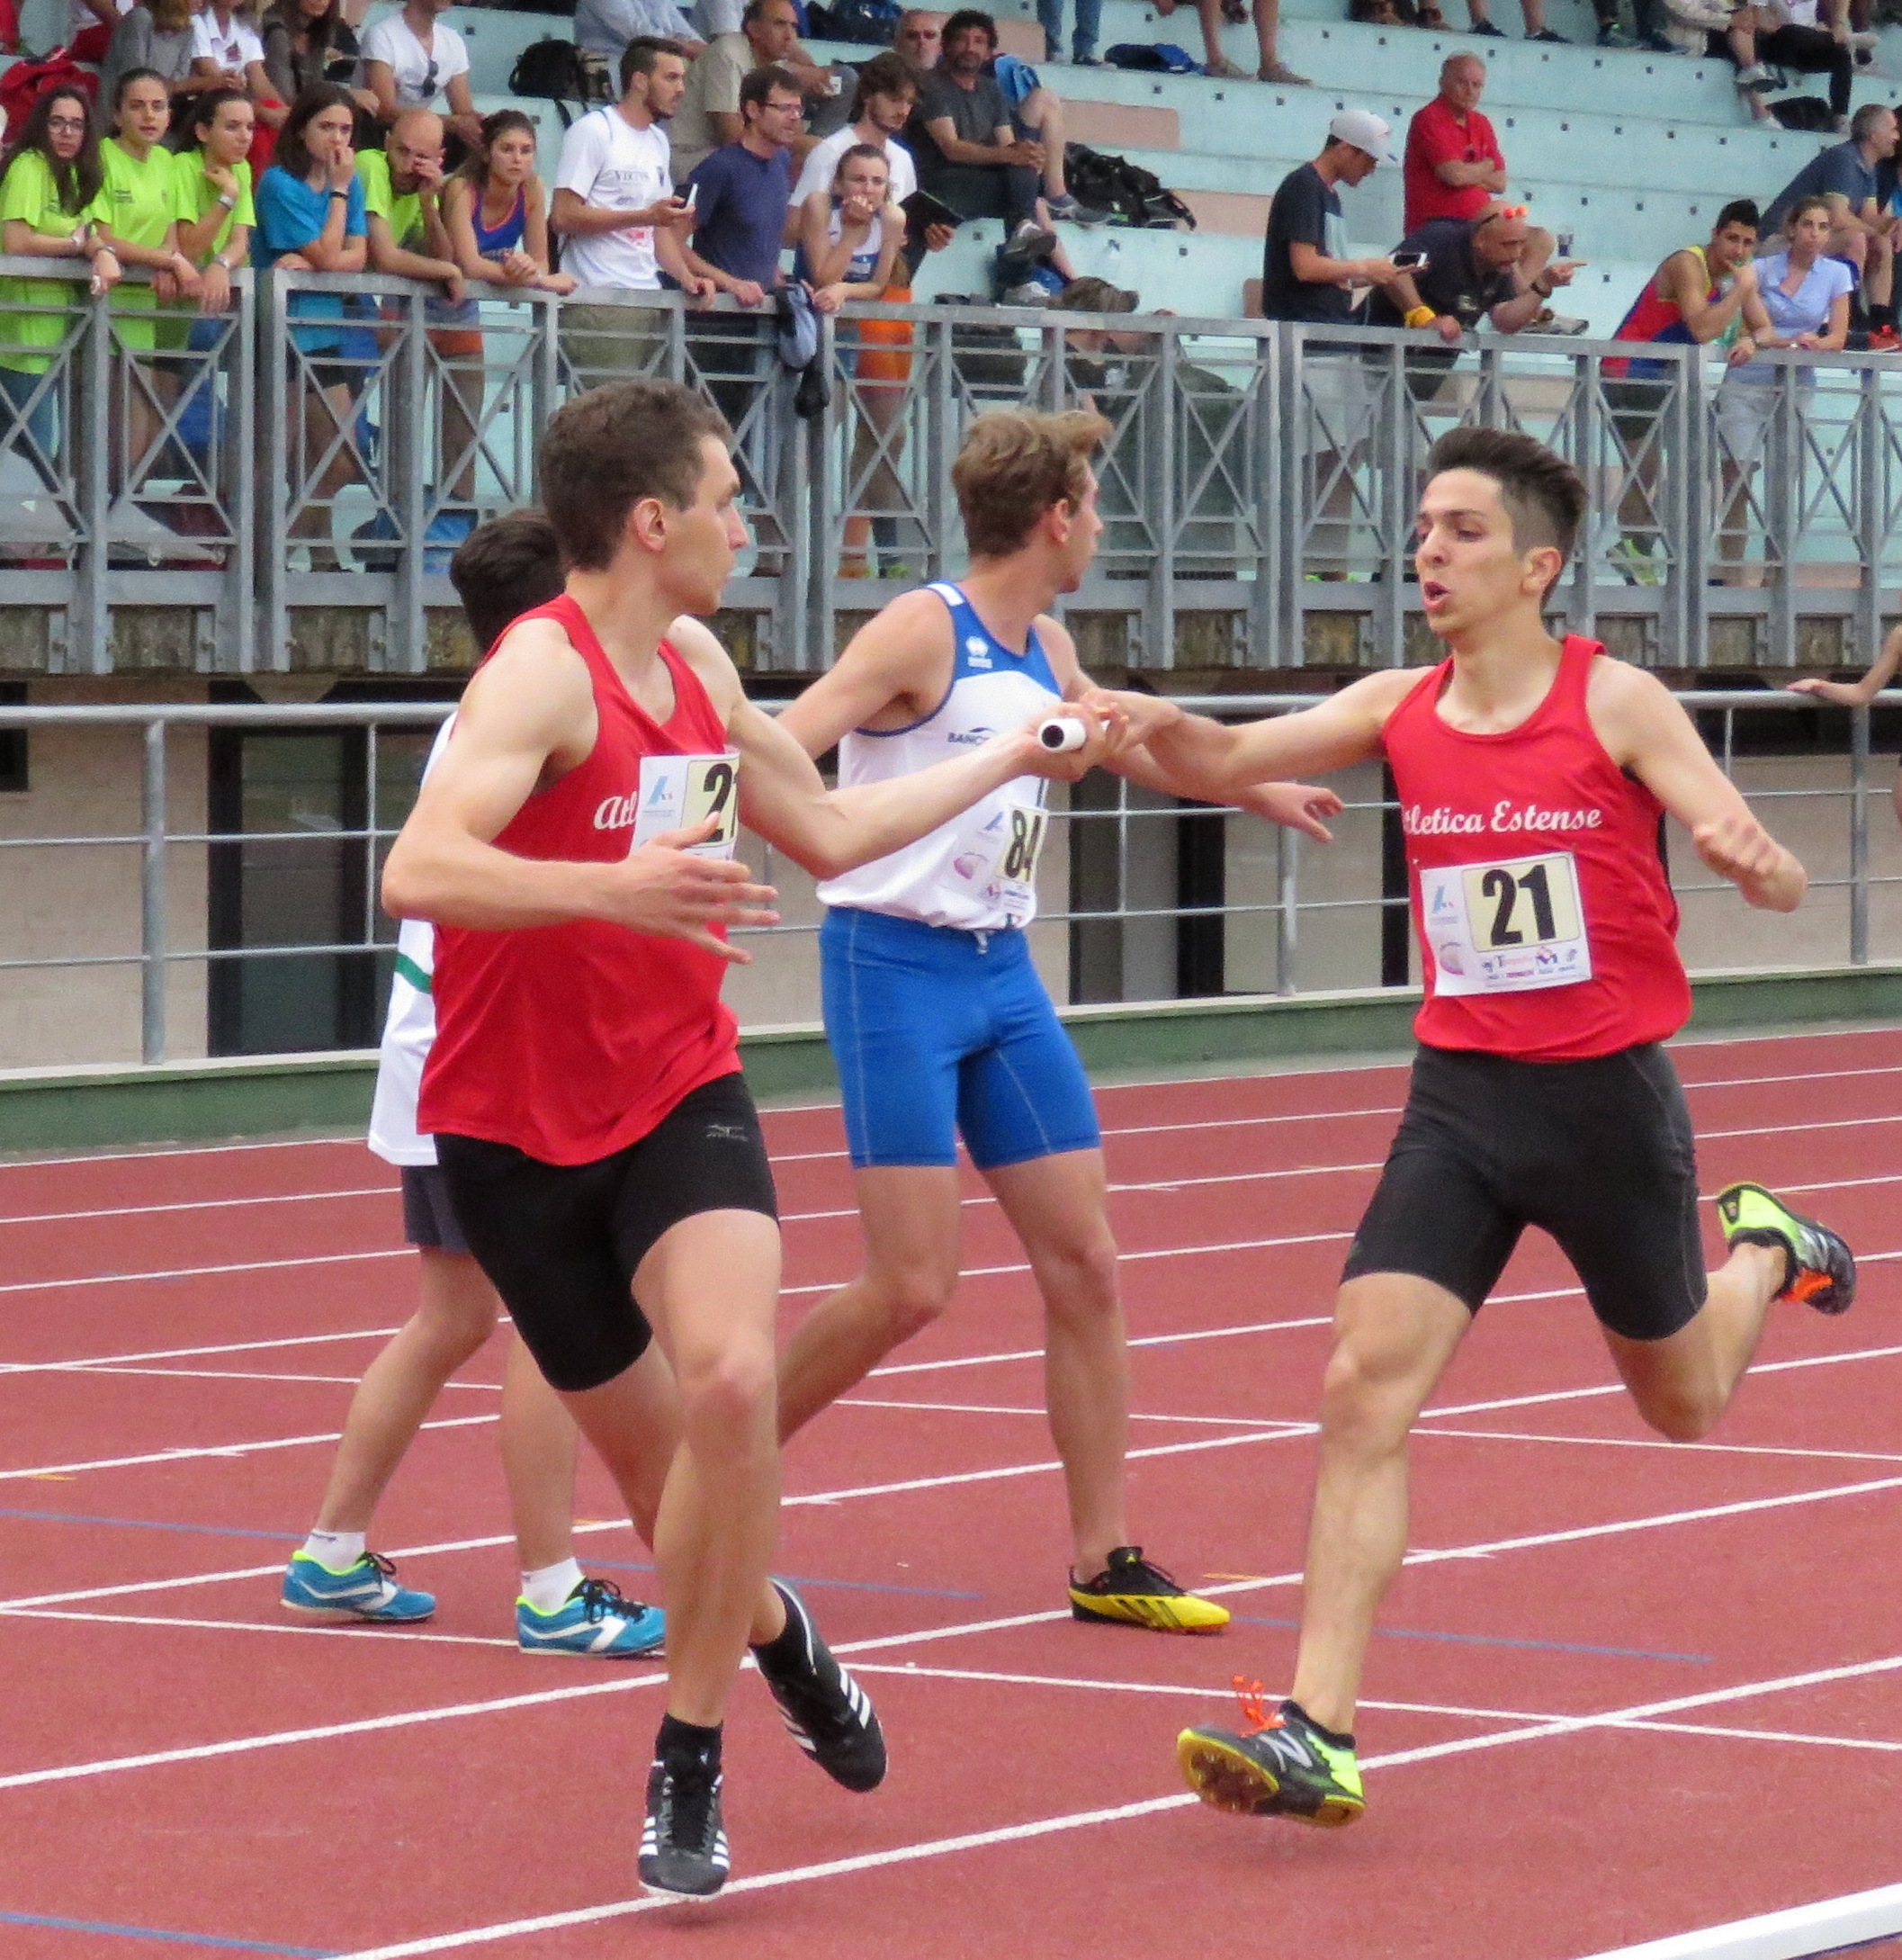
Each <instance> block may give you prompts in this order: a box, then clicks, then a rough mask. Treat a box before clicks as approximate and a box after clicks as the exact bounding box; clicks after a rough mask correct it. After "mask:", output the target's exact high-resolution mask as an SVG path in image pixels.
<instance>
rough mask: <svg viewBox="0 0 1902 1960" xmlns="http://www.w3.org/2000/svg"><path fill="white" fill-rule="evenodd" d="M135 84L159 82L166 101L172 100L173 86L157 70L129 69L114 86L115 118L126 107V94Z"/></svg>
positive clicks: (113, 108)
mask: <svg viewBox="0 0 1902 1960" xmlns="http://www.w3.org/2000/svg"><path fill="white" fill-rule="evenodd" d="M134 82H157V84H158V85H159V87H161V88H162V89H164V90H165V92H166V101H167V102H169V101H170V100H171V95H172V85H171V84H170V83H169V82H167V81H166V78H165V76H162V75H161V74H160V73H159V72H158V70H157V68H128V69H127V70H126V71H125V73H124V74H123V75H121V76H120V77H119V79H118V80H117V81H116V82H114V83H113V84H112V113H113V114H114V115H115V116H116V115H117V114H118V113H119V112H120V111H121V109H122V108H124V107H125V92H126V90H127V89H129V88H130V87H131V85H132V84H133V83H134Z"/></svg>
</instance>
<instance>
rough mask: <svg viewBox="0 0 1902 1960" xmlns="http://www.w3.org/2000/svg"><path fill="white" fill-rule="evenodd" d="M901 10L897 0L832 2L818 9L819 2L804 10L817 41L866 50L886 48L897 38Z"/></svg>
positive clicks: (834, 0) (833, 0) (814, 0)
mask: <svg viewBox="0 0 1902 1960" xmlns="http://www.w3.org/2000/svg"><path fill="white" fill-rule="evenodd" d="M902 13H903V9H902V8H901V7H900V5H899V4H898V0H832V4H831V5H830V6H821V5H820V4H818V0H813V4H812V5H811V6H809V7H808V8H807V9H806V19H807V20H808V21H809V22H811V24H812V35H813V38H814V39H815V40H849V41H857V42H859V43H862V44H863V45H865V46H866V47H873V48H889V47H890V46H891V45H892V43H893V41H894V40H897V39H898V23H899V20H900V18H901V17H902Z"/></svg>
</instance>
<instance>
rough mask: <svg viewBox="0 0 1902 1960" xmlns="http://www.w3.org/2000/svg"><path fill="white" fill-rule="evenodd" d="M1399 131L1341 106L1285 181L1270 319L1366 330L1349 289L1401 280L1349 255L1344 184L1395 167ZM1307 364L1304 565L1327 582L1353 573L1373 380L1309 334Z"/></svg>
mask: <svg viewBox="0 0 1902 1960" xmlns="http://www.w3.org/2000/svg"><path fill="white" fill-rule="evenodd" d="M1393 135H1394V132H1393V130H1391V129H1390V128H1388V126H1387V125H1386V122H1384V121H1382V120H1381V119H1380V118H1379V117H1378V116H1377V115H1375V114H1373V113H1372V112H1370V111H1368V110H1366V109H1343V110H1342V111H1341V112H1340V114H1339V115H1337V116H1336V117H1335V118H1334V120H1333V121H1332V122H1330V123H1329V124H1328V126H1327V143H1326V145H1325V147H1324V148H1323V149H1322V152H1321V154H1320V155H1319V156H1318V157H1315V158H1314V161H1313V162H1312V163H1305V164H1303V165H1302V166H1300V167H1299V168H1298V169H1296V170H1290V171H1289V172H1288V174H1287V175H1286V176H1285V177H1283V178H1282V180H1281V184H1280V188H1279V189H1278V190H1277V191H1276V193H1275V199H1274V202H1273V204H1272V205H1271V206H1270V207H1269V214H1268V238H1267V241H1266V249H1265V251H1264V253H1263V257H1262V265H1261V311H1262V314H1263V316H1264V318H1266V319H1292V320H1303V321H1310V322H1318V323H1323V324H1328V323H1332V324H1338V325H1341V326H1365V325H1366V324H1367V321H1366V316H1365V313H1364V311H1363V310H1361V308H1360V307H1359V305H1357V303H1356V301H1355V298H1354V295H1353V293H1352V292H1350V288H1351V287H1354V286H1373V287H1378V288H1382V289H1385V288H1386V287H1388V286H1391V285H1392V284H1393V283H1394V282H1395V280H1396V279H1397V278H1399V277H1400V272H1399V268H1398V267H1397V266H1395V264H1394V262H1393V260H1392V259H1391V258H1350V257H1349V256H1347V220H1346V219H1345V217H1343V216H1342V214H1341V192H1340V189H1339V186H1340V185H1341V184H1360V183H1363V182H1364V181H1365V180H1366V179H1367V178H1368V177H1369V176H1371V175H1373V173H1374V171H1375V170H1376V169H1377V167H1378V166H1380V165H1381V164H1384V163H1388V164H1397V163H1398V162H1399V161H1400V159H1399V158H1398V157H1395V155H1394V152H1393V147H1392V144H1393ZM1300 386H1301V398H1302V402H1303V407H1304V409H1305V413H1304V415H1303V417H1302V423H1303V447H1304V449H1305V452H1306V454H1308V455H1309V456H1311V457H1312V458H1313V459H1314V463H1313V467H1314V475H1315V484H1314V505H1313V508H1314V510H1315V515H1316V519H1317V521H1316V522H1315V523H1314V526H1313V529H1312V531H1311V533H1310V536H1309V546H1310V556H1309V562H1308V568H1307V569H1309V570H1310V571H1314V572H1316V573H1317V574H1318V575H1319V576H1320V577H1322V578H1333V579H1341V578H1345V577H1346V576H1347V567H1346V552H1347V543H1348V538H1347V521H1346V520H1347V517H1348V510H1349V476H1350V459H1351V456H1352V454H1353V451H1354V449H1355V448H1356V446H1357V445H1359V443H1360V442H1361V441H1362V440H1364V439H1365V436H1366V431H1367V427H1368V391H1367V382H1366V378H1365V376H1364V374H1363V373H1362V372H1361V367H1360V361H1359V353H1358V350H1356V349H1354V348H1352V347H1346V346H1332V347H1330V346H1329V345H1328V344H1327V343H1326V342H1324V341H1320V342H1317V341H1313V340H1310V341H1309V342H1308V343H1307V346H1306V347H1305V359H1304V361H1303V363H1302V373H1301V383H1300Z"/></svg>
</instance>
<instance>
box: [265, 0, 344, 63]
mask: <svg viewBox="0 0 1902 1960" xmlns="http://www.w3.org/2000/svg"><path fill="white" fill-rule="evenodd" d="M257 24H258V27H259V29H260V30H261V31H268V30H269V29H271V28H273V27H282V28H283V31H285V32H286V33H287V34H288V35H290V37H291V40H292V45H293V46H295V44H296V41H297V37H298V36H299V35H300V34H308V35H309V36H310V47H309V49H308V52H310V53H311V54H324V55H330V54H335V53H336V52H337V51H338V49H337V42H338V40H340V39H341V33H342V30H344V29H345V28H346V27H348V25H349V22H347V21H345V18H344V8H343V0H330V4H329V5H328V6H327V7H326V8H325V9H324V11H323V13H320V14H319V15H318V18H317V19H316V20H314V21H307V20H306V19H305V18H304V10H303V8H302V6H301V4H299V0H277V4H275V5H274V6H273V7H270V8H268V9H267V10H266V11H265V16H264V18H263V19H262V20H261V21H260V22H258V23H257Z"/></svg>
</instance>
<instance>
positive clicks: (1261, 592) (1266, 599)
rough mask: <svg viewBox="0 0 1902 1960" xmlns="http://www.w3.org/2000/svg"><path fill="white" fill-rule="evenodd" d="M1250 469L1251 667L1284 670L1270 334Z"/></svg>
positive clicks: (1252, 412)
mask: <svg viewBox="0 0 1902 1960" xmlns="http://www.w3.org/2000/svg"><path fill="white" fill-rule="evenodd" d="M1248 413H1249V418H1250V419H1249V424H1248V430H1247V439H1248V444H1249V466H1250V468H1251V470H1252V472H1253V475H1254V489H1255V509H1254V530H1255V581H1254V586H1253V589H1252V590H1251V591H1250V593H1249V602H1248V642H1249V644H1248V664H1249V665H1250V666H1251V667H1278V666H1279V665H1280V664H1281V638H1280V616H1279V613H1278V610H1277V606H1276V598H1277V595H1278V592H1279V591H1280V589H1281V580H1282V572H1281V529H1280V526H1281V504H1282V483H1281V358H1280V343H1279V340H1278V336H1277V334H1276V332H1275V330H1274V329H1273V328H1269V329H1267V330H1266V331H1264V332H1262V333H1261V334H1259V335H1258V336H1257V337H1256V340H1255V379H1254V386H1253V387H1252V389H1251V390H1250V391H1249V409H1248Z"/></svg>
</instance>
